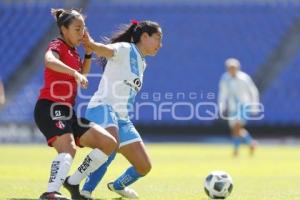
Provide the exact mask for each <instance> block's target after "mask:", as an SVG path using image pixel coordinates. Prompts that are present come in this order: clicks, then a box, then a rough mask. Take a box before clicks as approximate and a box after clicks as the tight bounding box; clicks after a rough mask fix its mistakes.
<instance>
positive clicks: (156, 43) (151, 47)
mask: <svg viewBox="0 0 300 200" xmlns="http://www.w3.org/2000/svg"><path fill="white" fill-rule="evenodd" d="M144 44H145V50H146V54H145V55H146V56H147V55H149V56H155V55H156V54H157V52H158V50H159V49H160V48H161V47H162V31H161V29H160V28H159V29H158V32H156V33H153V34H152V35H151V36H149V35H148V34H147V37H146V39H145V43H144Z"/></svg>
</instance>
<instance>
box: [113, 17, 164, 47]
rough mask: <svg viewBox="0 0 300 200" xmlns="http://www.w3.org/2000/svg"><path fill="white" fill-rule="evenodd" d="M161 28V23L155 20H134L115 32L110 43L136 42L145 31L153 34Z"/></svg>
mask: <svg viewBox="0 0 300 200" xmlns="http://www.w3.org/2000/svg"><path fill="white" fill-rule="evenodd" d="M159 28H160V26H159V24H158V23H156V22H153V21H142V22H138V21H136V20H133V21H132V22H131V24H129V25H125V26H123V27H121V29H120V31H118V32H117V33H115V34H114V35H113V36H112V37H111V38H110V39H109V42H108V43H116V42H132V43H135V44H136V43H138V42H139V41H140V40H141V36H142V34H143V33H145V32H146V33H148V35H149V36H151V35H152V34H153V33H157V32H158V31H159Z"/></svg>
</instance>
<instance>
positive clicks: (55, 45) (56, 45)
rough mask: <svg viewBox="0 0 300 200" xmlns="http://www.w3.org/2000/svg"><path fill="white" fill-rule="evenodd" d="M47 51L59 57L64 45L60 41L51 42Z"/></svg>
mask: <svg viewBox="0 0 300 200" xmlns="http://www.w3.org/2000/svg"><path fill="white" fill-rule="evenodd" d="M48 50H51V51H54V52H56V53H58V55H59V56H61V55H62V52H63V51H64V45H63V43H62V41H60V40H52V41H51V42H50V43H49V45H48V48H47V51H48Z"/></svg>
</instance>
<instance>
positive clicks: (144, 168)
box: [137, 162, 152, 176]
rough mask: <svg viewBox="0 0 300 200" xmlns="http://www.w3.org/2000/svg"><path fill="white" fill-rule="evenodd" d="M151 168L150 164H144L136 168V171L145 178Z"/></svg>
mask: <svg viewBox="0 0 300 200" xmlns="http://www.w3.org/2000/svg"><path fill="white" fill-rule="evenodd" d="M151 168H152V164H151V162H145V163H143V165H141V166H140V167H137V171H138V173H139V174H140V175H142V176H145V175H147V174H148V173H149V172H150V171H151Z"/></svg>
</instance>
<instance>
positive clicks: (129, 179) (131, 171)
mask: <svg viewBox="0 0 300 200" xmlns="http://www.w3.org/2000/svg"><path fill="white" fill-rule="evenodd" d="M140 177H142V176H141V175H140V174H139V173H138V172H137V171H136V169H135V168H134V167H133V166H131V167H129V168H128V169H127V170H126V172H125V173H124V174H122V175H121V176H120V177H119V178H118V179H117V180H115V181H114V188H115V189H116V190H122V189H124V188H125V187H126V186H128V185H130V184H132V183H134V182H135V181H137V180H138V179H139V178H140Z"/></svg>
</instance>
